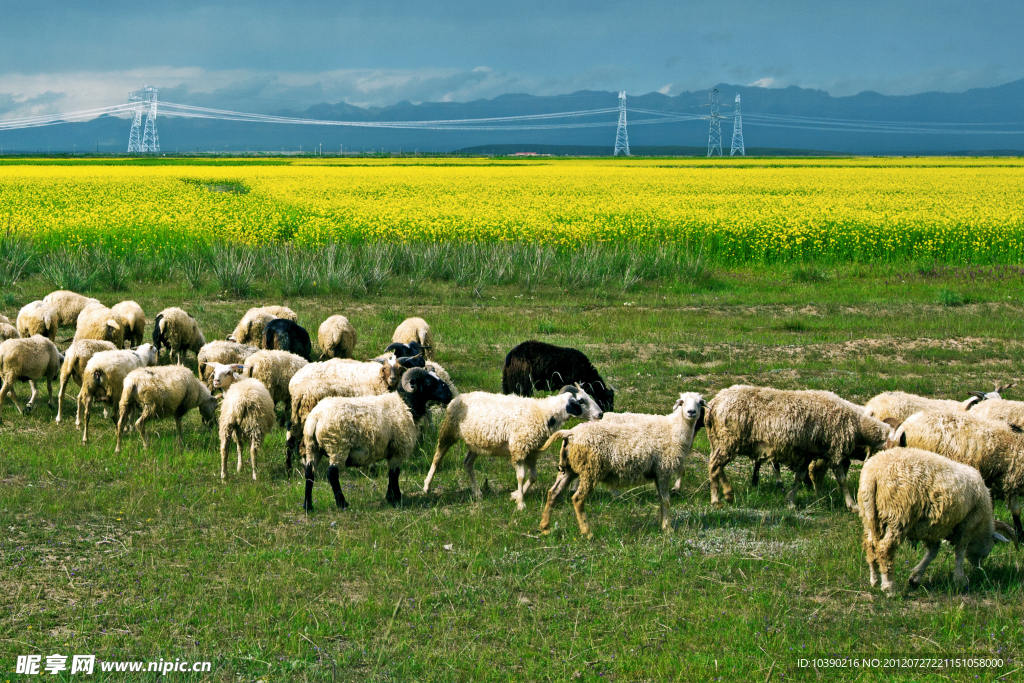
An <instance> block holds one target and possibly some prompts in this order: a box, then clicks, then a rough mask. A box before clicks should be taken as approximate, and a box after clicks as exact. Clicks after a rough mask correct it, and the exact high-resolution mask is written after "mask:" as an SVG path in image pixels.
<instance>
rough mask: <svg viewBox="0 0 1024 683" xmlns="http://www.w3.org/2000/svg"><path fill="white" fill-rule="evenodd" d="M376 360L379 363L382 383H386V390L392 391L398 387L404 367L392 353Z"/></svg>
mask: <svg viewBox="0 0 1024 683" xmlns="http://www.w3.org/2000/svg"><path fill="white" fill-rule="evenodd" d="M375 360H377V359H375ZM377 362H379V363H380V364H381V368H380V377H381V379H382V380H383V381H384V384H386V385H387V387H388V391H394V390H395V389H397V388H398V383H399V382H400V381H401V379H402V375H403V373H405V368H404V367H402V366H401V365H399V363H398V359H397V358H395V357H394V356H393V355H392V356H388V357H387V358H384V359H381V360H378V361H377Z"/></svg>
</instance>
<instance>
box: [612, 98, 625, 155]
mask: <svg viewBox="0 0 1024 683" xmlns="http://www.w3.org/2000/svg"><path fill="white" fill-rule="evenodd" d="M620 154H621V155H623V156H627V157H628V156H629V135H628V134H627V132H626V91H625V90H623V91H622V92H620V93H619V127H618V129H617V130H616V131H615V151H614V152H613V153H612V156H616V157H617V156H619V155H620Z"/></svg>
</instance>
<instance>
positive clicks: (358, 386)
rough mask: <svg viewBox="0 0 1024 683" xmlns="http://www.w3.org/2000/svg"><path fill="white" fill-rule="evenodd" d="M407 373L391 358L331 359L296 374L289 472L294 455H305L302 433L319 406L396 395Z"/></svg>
mask: <svg viewBox="0 0 1024 683" xmlns="http://www.w3.org/2000/svg"><path fill="white" fill-rule="evenodd" d="M405 371H406V369H405V368H404V367H402V366H401V365H400V364H399V363H398V361H397V359H396V358H395V357H394V356H391V357H390V358H389V359H388V360H387V361H384V362H379V363H378V362H375V361H370V362H369V363H361V362H358V361H352V360H344V359H340V358H332V359H331V360H328V361H324V362H322V363H310V364H309V365H307V366H305V367H304V368H302V369H301V370H299V371H298V372H296V373H295V375H294V376H293V377H292V379H291V381H290V382H288V393H289V394H290V395H291V397H292V399H291V416H290V419H289V421H288V424H287V429H288V432H287V436H286V447H285V448H286V451H287V455H286V460H285V466H286V467H287V468H288V470H289V471H290V470H291V462H292V454H293V453H297V454H299V455H304V454H303V453H301V443H302V436H301V433H300V432H299V430H301V429H302V425H303V424H305V423H306V417H307V416H308V415H309V412H310V411H311V410H313V408H315V407H316V404H317V403H319V402H320V401H321V400H323V399H325V398H329V397H333V396H349V397H351V396H378V395H380V394H385V393H388V392H389V391H394V390H395V389H397V388H398V383H399V381H400V380H401V378H402V375H403V374H404V373H405Z"/></svg>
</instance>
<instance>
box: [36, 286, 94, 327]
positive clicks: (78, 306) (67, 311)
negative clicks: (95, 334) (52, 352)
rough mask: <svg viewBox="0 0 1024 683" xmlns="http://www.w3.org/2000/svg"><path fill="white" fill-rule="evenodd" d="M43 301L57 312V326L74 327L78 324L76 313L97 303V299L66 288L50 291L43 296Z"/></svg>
mask: <svg viewBox="0 0 1024 683" xmlns="http://www.w3.org/2000/svg"><path fill="white" fill-rule="evenodd" d="M43 301H45V302H46V303H48V304H49V305H50V306H52V307H53V309H54V311H56V312H57V326H58V327H75V326H76V325H77V324H78V314H79V313H81V312H82V309H83V308H85V307H86V306H88V305H89V304H98V303H99V300H98V299H93V298H92V297H88V296H85V295H83V294H78V293H77V292H69V291H68V290H66V289H61V290H57V291H56V292H50V293H49V294H47V295H46V296H44V297H43Z"/></svg>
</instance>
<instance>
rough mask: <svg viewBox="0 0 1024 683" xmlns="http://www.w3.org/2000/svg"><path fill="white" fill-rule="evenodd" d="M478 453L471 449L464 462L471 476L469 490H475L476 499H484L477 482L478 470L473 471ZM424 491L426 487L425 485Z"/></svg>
mask: <svg viewBox="0 0 1024 683" xmlns="http://www.w3.org/2000/svg"><path fill="white" fill-rule="evenodd" d="M476 456H477V453H475V452H474V451H471V450H467V451H466V457H465V459H464V460H463V461H462V464H463V465H465V467H466V476H467V477H468V478H469V490H470V491H472V492H473V498H475V499H476V500H482V499H483V497H484V494H483V492H482V491H481V490H480V485H479V484H477V483H476V472H474V471H473V463H475V462H476ZM424 491H426V487H425V486H424Z"/></svg>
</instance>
